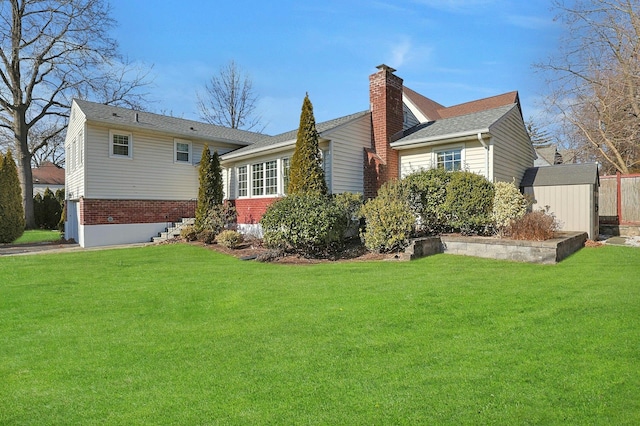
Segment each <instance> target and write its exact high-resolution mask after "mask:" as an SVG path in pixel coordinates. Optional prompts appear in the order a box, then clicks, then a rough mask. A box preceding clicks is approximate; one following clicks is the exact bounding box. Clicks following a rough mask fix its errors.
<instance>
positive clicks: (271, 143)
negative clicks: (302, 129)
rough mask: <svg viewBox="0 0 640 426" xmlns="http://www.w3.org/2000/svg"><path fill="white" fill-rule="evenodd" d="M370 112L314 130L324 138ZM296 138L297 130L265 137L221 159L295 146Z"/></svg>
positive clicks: (319, 124) (326, 122) (323, 123)
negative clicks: (278, 147) (279, 147)
mask: <svg viewBox="0 0 640 426" xmlns="http://www.w3.org/2000/svg"><path fill="white" fill-rule="evenodd" d="M369 114H370V112H369V111H361V112H357V113H355V114H350V115H345V116H343V117H338V118H335V119H333V120H329V121H324V122H322V123H318V124H316V130H317V131H318V133H319V134H320V136H321V137H322V136H323V135H325V136H326V134H327V133H328V132H331V131H332V130H335V129H336V128H338V127H340V126H342V125H344V124H347V123H349V122H351V121H353V120H357V119H359V118H362V117H364V116H367V115H369ZM297 136H298V129H295V130H290V131H288V132H285V133H281V134H279V135H275V136H265V137H263V138H262V139H260V140H259V141H257V142H255V143H254V144H252V145H249V146H246V147H244V148H240V149H237V150H235V151H233V152H230V153H228V154H225V155H223V156H222V157H221V158H222V159H223V160H226V159H230V158H235V157H241V156H244V155H248V154H253V153H256V152H260V151H266V150H268V149H270V148H274V147H276V146H286V145H295V142H296V138H297Z"/></svg>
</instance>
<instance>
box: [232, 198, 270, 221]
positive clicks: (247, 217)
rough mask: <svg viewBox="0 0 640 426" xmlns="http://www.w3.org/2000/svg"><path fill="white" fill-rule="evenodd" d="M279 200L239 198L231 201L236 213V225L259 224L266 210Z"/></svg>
mask: <svg viewBox="0 0 640 426" xmlns="http://www.w3.org/2000/svg"><path fill="white" fill-rule="evenodd" d="M278 199H279V198H240V199H237V200H232V203H233V205H234V206H235V208H236V211H237V212H238V223H241V224H254V223H258V222H260V219H261V218H262V215H263V214H264V213H265V212H266V211H267V208H268V207H269V206H270V205H271V204H272V203H273V202H274V201H276V200H278Z"/></svg>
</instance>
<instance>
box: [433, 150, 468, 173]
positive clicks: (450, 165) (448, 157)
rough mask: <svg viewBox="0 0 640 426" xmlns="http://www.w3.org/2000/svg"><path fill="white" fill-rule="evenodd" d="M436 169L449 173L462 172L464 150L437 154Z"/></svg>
mask: <svg viewBox="0 0 640 426" xmlns="http://www.w3.org/2000/svg"><path fill="white" fill-rule="evenodd" d="M436 167H437V168H439V169H445V170H447V171H455V170H462V149H449V150H446V151H438V152H436Z"/></svg>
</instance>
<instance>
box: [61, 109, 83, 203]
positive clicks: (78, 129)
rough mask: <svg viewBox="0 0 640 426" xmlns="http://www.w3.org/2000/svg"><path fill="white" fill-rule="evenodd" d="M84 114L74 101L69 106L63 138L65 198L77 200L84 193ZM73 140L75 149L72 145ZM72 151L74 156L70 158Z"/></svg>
mask: <svg viewBox="0 0 640 426" xmlns="http://www.w3.org/2000/svg"><path fill="white" fill-rule="evenodd" d="M84 120H85V116H84V114H83V112H82V111H81V110H80V108H78V106H77V105H76V104H75V103H74V104H73V105H72V107H71V117H70V119H69V125H68V126H67V134H66V136H65V140H64V146H65V169H64V174H65V176H64V179H65V192H66V197H65V198H67V199H73V200H77V199H78V198H80V197H82V196H84V195H85V180H84V171H85V163H86V161H85V160H86V148H83V147H86V131H85V128H84ZM74 141H75V150H72V146H73V144H74ZM72 151H75V154H76V155H75V156H73V158H72V155H71V154H72Z"/></svg>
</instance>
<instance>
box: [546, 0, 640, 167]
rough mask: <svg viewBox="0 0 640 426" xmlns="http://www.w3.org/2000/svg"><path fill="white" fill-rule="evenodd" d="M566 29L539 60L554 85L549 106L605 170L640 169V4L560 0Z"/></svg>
mask: <svg viewBox="0 0 640 426" xmlns="http://www.w3.org/2000/svg"><path fill="white" fill-rule="evenodd" d="M554 5H555V7H556V8H557V9H558V11H559V15H558V19H559V20H560V21H561V22H562V23H564V24H565V26H566V33H565V36H564V38H563V39H562V40H561V44H560V49H559V51H558V53H557V55H555V56H553V57H552V58H550V59H549V61H548V62H545V63H542V64H538V65H537V67H538V68H539V69H541V70H543V71H544V72H545V73H546V75H547V79H548V83H549V85H550V87H551V88H552V93H551V94H550V95H549V96H548V107H549V109H550V112H551V113H552V115H556V116H558V117H561V120H562V125H561V126H560V127H559V129H561V130H560V131H564V139H565V140H568V141H570V142H571V143H572V144H573V146H572V147H573V148H574V149H576V150H577V151H578V154H579V156H580V157H582V159H588V160H597V161H600V162H601V163H602V168H603V170H604V171H605V172H611V171H620V172H622V173H629V172H631V171H634V170H638V169H640V4H639V3H638V1H637V0H576V1H572V2H571V3H570V5H569V4H568V2H565V1H563V0H555V1H554Z"/></svg>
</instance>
